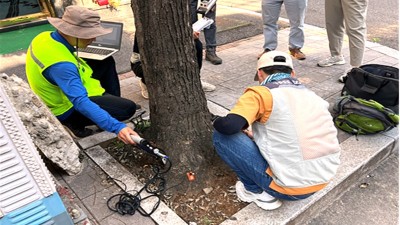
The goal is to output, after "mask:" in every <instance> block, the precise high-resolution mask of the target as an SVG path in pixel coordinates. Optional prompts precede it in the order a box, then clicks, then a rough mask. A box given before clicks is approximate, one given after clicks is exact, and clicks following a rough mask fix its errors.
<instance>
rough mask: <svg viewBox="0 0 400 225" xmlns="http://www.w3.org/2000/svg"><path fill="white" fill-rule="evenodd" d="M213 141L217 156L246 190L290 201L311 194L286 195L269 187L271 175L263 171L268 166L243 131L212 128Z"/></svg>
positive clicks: (254, 144)
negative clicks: (232, 132)
mask: <svg viewBox="0 0 400 225" xmlns="http://www.w3.org/2000/svg"><path fill="white" fill-rule="evenodd" d="M213 142H214V147H215V148H216V150H217V152H218V154H219V156H220V157H221V158H222V160H224V161H225V163H226V164H228V165H229V166H230V167H231V168H232V170H233V171H234V172H235V173H236V174H237V176H238V177H239V180H240V181H242V182H243V184H244V186H245V188H246V190H248V191H250V192H253V193H261V192H262V191H265V192H267V193H268V194H270V195H272V196H274V197H276V198H279V199H284V200H290V201H292V200H299V199H304V198H307V197H309V196H311V195H312V194H306V195H286V194H282V193H279V192H277V191H275V190H273V189H271V188H270V187H269V185H270V183H271V181H272V177H271V176H269V175H268V174H267V173H266V172H265V171H266V170H267V168H268V167H269V165H268V162H267V161H266V160H265V159H264V158H263V156H262V155H261V153H260V151H259V149H258V146H257V145H256V143H255V142H254V141H252V140H251V139H250V138H249V137H248V136H247V135H245V134H244V133H242V132H239V133H236V134H233V135H224V134H221V133H219V132H218V131H215V130H214V133H213Z"/></svg>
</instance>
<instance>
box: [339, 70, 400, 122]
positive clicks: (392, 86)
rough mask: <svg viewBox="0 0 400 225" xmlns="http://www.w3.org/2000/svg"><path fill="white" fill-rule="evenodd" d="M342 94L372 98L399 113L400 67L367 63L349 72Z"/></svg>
mask: <svg viewBox="0 0 400 225" xmlns="http://www.w3.org/2000/svg"><path fill="white" fill-rule="evenodd" d="M341 95H342V96H343V95H352V96H354V97H356V98H363V99H367V100H369V99H372V100H375V101H377V102H379V103H380V104H382V105H383V106H385V107H387V108H389V109H391V110H393V111H394V112H395V113H397V114H398V113H399V69H398V68H395V67H392V66H386V65H379V64H367V65H363V66H360V67H359V68H353V69H352V70H351V71H350V72H348V73H347V77H346V78H345V84H344V87H343V89H342V92H341Z"/></svg>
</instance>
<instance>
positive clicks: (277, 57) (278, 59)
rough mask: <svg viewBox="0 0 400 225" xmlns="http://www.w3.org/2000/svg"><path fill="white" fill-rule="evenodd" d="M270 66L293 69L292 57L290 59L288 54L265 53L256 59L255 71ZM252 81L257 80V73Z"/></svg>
mask: <svg viewBox="0 0 400 225" xmlns="http://www.w3.org/2000/svg"><path fill="white" fill-rule="evenodd" d="M270 66H287V67H289V68H291V69H293V62H292V57H290V55H289V54H287V53H284V52H280V51H269V52H266V53H264V54H262V55H261V57H260V58H259V59H258V62H257V70H259V69H261V68H264V67H270ZM254 80H255V81H257V80H258V75H257V72H256V76H255V77H254Z"/></svg>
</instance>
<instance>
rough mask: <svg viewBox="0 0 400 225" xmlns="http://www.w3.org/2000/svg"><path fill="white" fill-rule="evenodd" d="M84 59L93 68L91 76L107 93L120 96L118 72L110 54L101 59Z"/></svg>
mask: <svg viewBox="0 0 400 225" xmlns="http://www.w3.org/2000/svg"><path fill="white" fill-rule="evenodd" d="M85 61H86V63H87V64H88V65H89V66H90V68H92V70H93V74H92V77H93V78H94V79H96V80H99V81H100V84H101V86H102V87H103V88H104V89H106V92H107V93H108V94H111V95H115V96H121V87H120V84H119V79H118V73H117V69H116V67H115V60H114V58H113V57H112V56H110V57H108V58H105V59H103V60H94V59H86V60H85Z"/></svg>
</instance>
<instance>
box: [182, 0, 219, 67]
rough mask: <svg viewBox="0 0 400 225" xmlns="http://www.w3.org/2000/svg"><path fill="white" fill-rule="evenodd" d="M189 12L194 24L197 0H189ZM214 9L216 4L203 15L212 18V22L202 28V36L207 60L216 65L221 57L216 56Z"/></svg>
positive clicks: (215, 9) (196, 18)
mask: <svg viewBox="0 0 400 225" xmlns="http://www.w3.org/2000/svg"><path fill="white" fill-rule="evenodd" d="M189 1H190V2H189V12H190V17H191V21H192V24H194V23H195V22H196V21H197V20H198V17H197V14H198V13H197V8H198V3H199V0H189ZM207 2H208V1H207ZM216 11H217V5H214V7H213V8H212V9H211V10H210V11H209V12H208V13H207V14H206V15H204V16H206V17H207V18H210V19H213V20H214V23H212V24H211V25H210V27H208V28H206V29H204V38H205V41H206V57H205V59H206V60H207V61H210V62H211V63H212V64H214V65H218V64H221V63H222V59H221V58H220V57H218V56H217V53H216V48H217V37H216V36H217V26H216V20H215V17H216Z"/></svg>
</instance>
